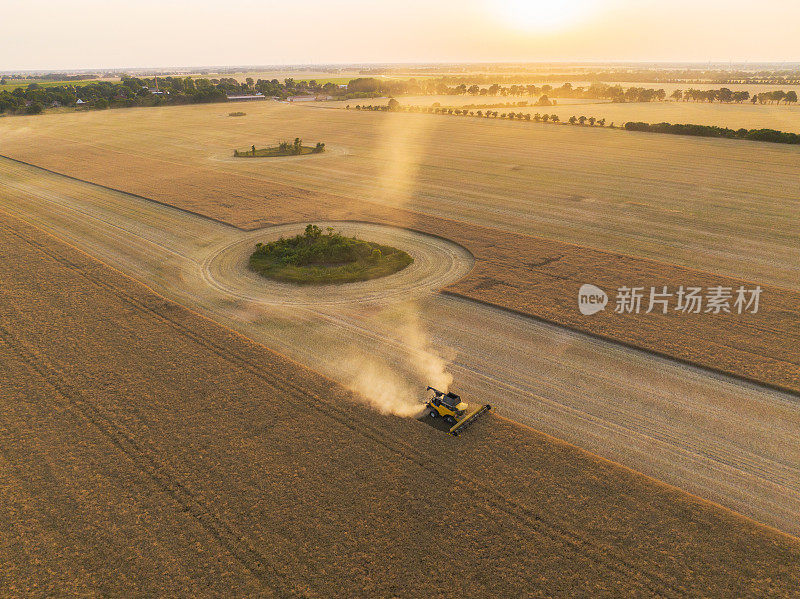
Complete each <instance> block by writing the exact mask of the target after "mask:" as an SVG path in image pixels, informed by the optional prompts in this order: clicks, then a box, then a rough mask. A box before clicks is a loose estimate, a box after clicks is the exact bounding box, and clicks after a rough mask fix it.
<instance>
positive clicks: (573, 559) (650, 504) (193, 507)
mask: <svg viewBox="0 0 800 599" xmlns="http://www.w3.org/2000/svg"><path fill="white" fill-rule="evenodd" d="M0 276H2V280H3V287H2V289H1V290H0V294H2V299H3V301H2V302H0V323H1V324H0V334H2V343H0V358H1V359H0V378H1V380H2V384H1V385H0V397H2V400H3V401H2V402H0V450H2V451H1V452H0V460H1V461H2V464H3V467H2V468H0V477H2V478H1V480H2V484H0V493H2V498H3V504H4V506H6V508H5V509H4V510H2V512H0V525H1V526H0V547H2V552H3V555H4V558H5V559H4V567H3V569H2V570H1V571H0V584H2V586H3V588H5V589H10V590H11V593H12V594H104V595H132V594H138V595H148V594H161V595H163V594H171V595H177V594H180V595H193V596H218V595H220V594H228V593H231V592H234V593H235V594H237V595H259V596H288V595H294V594H299V595H305V596H318V597H327V596H331V595H349V596H352V595H364V594H368V595H370V596H376V597H383V596H387V597H388V596H397V595H407V596H443V595H445V594H446V595H462V596H463V595H469V596H475V597H479V596H487V597H497V596H509V595H513V596H520V595H528V596H546V595H552V594H561V595H591V596H613V597H616V596H621V595H625V596H666V597H673V596H685V595H714V596H736V597H763V596H769V595H774V596H787V597H788V596H792V595H793V594H795V595H796V590H797V589H796V584H795V581H796V579H797V577H798V575H800V571H799V570H798V564H800V543H798V541H797V540H796V539H792V538H789V537H786V536H783V535H781V534H778V533H775V532H773V531H770V530H768V529H766V528H764V527H761V526H759V525H756V524H754V523H752V522H751V521H748V520H745V519H742V518H740V517H738V516H735V515H733V514H731V513H730V512H727V511H725V510H722V509H720V508H717V507H714V506H712V505H710V504H706V503H703V502H701V501H698V500H695V499H692V498H691V497H689V496H687V495H685V494H683V493H681V492H678V491H675V490H673V489H670V488H667V487H665V486H663V485H661V484H659V483H656V482H654V481H652V480H650V479H647V478H645V477H642V476H640V475H637V474H634V473H632V472H630V471H628V470H626V469H623V468H620V467H618V466H616V465H613V464H610V463H608V462H604V461H601V460H598V459H596V458H595V457H593V456H591V455H589V454H586V453H584V452H582V451H580V450H577V449H576V448H574V447H572V446H569V445H566V444H564V443H561V442H557V441H553V440H552V439H550V438H547V437H545V436H542V435H540V434H537V433H535V432H533V431H530V430H529V429H525V428H521V427H519V426H516V425H513V424H511V423H509V422H507V421H505V420H503V419H501V418H497V417H490V420H487V421H485V422H484V423H483V424H478V425H476V428H475V429H474V430H475V431H476V433H479V434H475V435H468V436H465V437H463V439H460V440H459V442H458V443H457V444H454V443H453V442H452V439H451V438H450V437H448V436H446V435H431V434H430V430H429V429H428V428H427V427H425V426H424V425H422V424H420V423H418V422H417V421H415V420H413V419H401V418H395V417H384V416H380V415H377V414H376V413H375V412H374V411H372V410H369V409H367V408H365V407H361V406H360V405H359V404H357V403H353V402H352V401H350V396H349V394H348V393H347V392H346V391H344V390H343V389H342V388H340V387H338V386H336V385H333V384H331V382H330V381H329V380H327V379H325V378H323V377H321V376H319V375H317V374H315V373H313V372H311V371H308V370H305V369H303V368H302V367H299V366H298V365H296V364H295V363H292V362H290V361H288V360H286V359H284V358H282V357H281V356H279V355H277V354H274V353H272V352H270V351H268V350H265V349H264V348H263V347H261V346H258V345H256V344H254V343H251V342H249V341H247V340H246V339H244V338H242V337H240V336H238V335H236V334H233V333H231V332H230V331H228V330H226V329H223V328H220V327H219V326H217V325H215V324H213V323H211V322H210V321H207V320H205V319H203V318H201V317H199V316H197V315H196V314H194V313H192V312H189V311H187V310H185V309H183V308H181V307H179V306H177V305H175V304H173V303H170V302H168V301H165V300H164V299H163V298H161V297H159V296H157V295H155V294H153V293H152V292H150V291H149V290H148V289H146V288H145V287H143V286H141V285H138V284H136V283H134V282H133V281H131V280H130V279H126V278H124V277H122V276H121V275H120V274H119V273H117V272H115V271H113V270H111V269H109V268H107V267H105V266H103V265H102V264H100V263H98V262H96V261H94V260H93V259H91V258H89V257H87V256H86V255H85V254H83V253H81V252H78V251H76V250H75V249H74V248H71V247H69V246H67V245H64V244H62V243H60V242H58V241H56V240H55V239H54V238H52V237H50V236H48V235H45V234H43V233H42V232H41V231H39V230H36V229H33V228H31V227H29V226H27V225H24V224H22V223H20V222H19V221H17V220H15V219H13V218H11V217H8V216H6V215H4V216H3V220H2V224H0ZM45 315H46V318H43V316H45ZM100 356H102V359H99V357H100ZM451 460H454V461H455V462H456V463H457V464H458V468H457V471H456V472H452V473H451V472H448V468H447V466H446V464H448V463H449V462H450V461H451ZM376 463H378V464H380V467H379V468H376V467H375V464H376ZM454 498H457V503H458V509H459V514H460V516H459V519H458V521H457V522H456V521H448V522H446V523H444V524H443V523H441V521H440V520H439V518H437V517H436V515H435V514H432V512H431V509H430V506H431V505H436V504H437V503H440V504H442V505H452V504H453V501H454ZM489 539H491V542H489ZM454 555H457V556H459V562H460V572H459V576H456V577H452V578H451V579H449V582H448V588H447V591H445V592H442V590H441V589H442V587H441V576H440V573H439V571H438V569H437V567H436V564H437V563H439V561H440V560H442V559H444V560H450V559H451V558H452V556H454Z"/></svg>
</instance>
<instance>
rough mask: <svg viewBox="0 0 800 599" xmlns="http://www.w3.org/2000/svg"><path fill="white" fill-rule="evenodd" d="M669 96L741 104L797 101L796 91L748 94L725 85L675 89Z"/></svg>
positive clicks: (677, 99)
mask: <svg viewBox="0 0 800 599" xmlns="http://www.w3.org/2000/svg"><path fill="white" fill-rule="evenodd" d="M670 98H671V99H672V100H676V101H681V100H682V101H684V102H689V101H692V102H723V103H726V104H729V103H731V102H734V103H736V104H741V103H742V102H747V101H750V102H751V103H753V104H780V103H781V102H783V103H784V104H794V103H796V102H797V92H796V91H794V90H789V91H788V92H785V91H783V90H780V89H778V90H774V91H771V92H763V93H759V94H753V95H752V96H751V95H750V92H748V91H732V90H730V89H728V88H727V87H721V88H720V89H693V88H689V89H687V90H680V89H676V90H675V91H673V92H672V94H670Z"/></svg>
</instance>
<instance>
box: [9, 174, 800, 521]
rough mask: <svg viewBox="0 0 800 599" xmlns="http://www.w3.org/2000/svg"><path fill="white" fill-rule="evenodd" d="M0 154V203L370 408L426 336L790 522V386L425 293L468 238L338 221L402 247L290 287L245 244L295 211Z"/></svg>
mask: <svg viewBox="0 0 800 599" xmlns="http://www.w3.org/2000/svg"><path fill="white" fill-rule="evenodd" d="M3 166H4V168H3V169H2V174H3V181H4V185H3V188H2V192H0V210H2V211H5V212H10V213H13V214H16V215H19V216H20V217H22V218H24V219H26V220H28V221H30V222H32V223H36V224H37V225H39V226H41V227H44V228H46V229H47V230H49V231H53V232H54V233H56V234H57V235H58V236H59V237H61V238H63V239H66V240H67V241H69V242H70V243H72V244H74V245H77V246H78V247H82V248H85V249H86V250H87V251H90V252H91V253H92V254H94V255H96V256H99V257H101V258H102V259H103V260H105V261H107V262H108V263H110V264H112V265H114V266H116V267H117V268H120V269H122V270H123V271H124V272H127V273H130V274H131V275H133V276H135V277H136V278H137V279H139V280H140V281H143V282H145V283H146V284H147V285H149V286H150V287H152V288H153V289H155V290H157V291H158V292H159V293H162V294H164V295H165V296H167V297H169V298H170V299H174V300H176V301H178V302H180V303H182V304H184V305H186V306H189V307H190V308H192V309H195V310H198V311H200V312H201V313H203V314H206V315H208V316H210V317H211V318H213V319H214V320H215V321H217V322H222V323H225V324H227V325H229V326H231V327H232V328H235V329H237V330H239V331H240V332H242V333H244V334H245V335H246V336H247V337H249V338H250V339H254V340H256V341H259V342H261V343H263V344H264V345H266V346H267V347H271V348H275V349H278V350H279V351H281V353H284V354H285V355H288V356H290V357H292V358H294V359H296V360H297V361H299V362H301V363H303V364H307V365H310V366H312V367H313V368H314V370H316V371H318V372H322V373H323V374H327V375H328V376H330V377H331V378H333V379H335V380H337V381H339V382H341V383H342V384H343V385H346V386H348V387H349V388H351V389H355V390H356V391H358V392H360V393H361V394H362V397H364V398H365V399H367V400H369V401H370V403H372V404H373V405H374V406H375V407H376V408H378V409H379V410H383V411H386V410H389V411H391V410H394V409H395V408H397V409H398V410H399V411H403V413H405V411H406V410H407V408H408V407H409V406H414V407H415V409H418V406H419V404H418V403H416V402H417V401H418V399H419V397H420V394H421V393H422V390H423V389H424V387H425V386H426V385H428V384H431V382H432V381H431V378H430V377H432V376H435V375H436V372H433V371H432V370H431V367H432V366H434V365H435V363H436V361H435V360H433V361H431V360H430V358H431V356H430V355H429V354H428V352H427V348H428V347H433V348H436V350H437V351H439V352H441V354H442V355H444V356H445V357H446V358H447V360H448V361H449V364H447V365H446V370H447V371H448V372H450V373H451V374H452V375H453V377H454V388H455V389H456V390H457V391H458V392H460V393H461V394H462V396H463V397H464V398H465V399H467V400H468V401H470V402H475V403H479V402H489V403H491V404H492V405H494V406H495V408H496V410H497V413H498V414H502V415H505V416H508V417H511V418H513V419H514V420H516V421H517V422H521V423H524V424H527V425H530V426H532V427H534V428H536V429H538V430H542V431H545V432H547V433H550V434H552V435H555V436H557V437H559V438H563V439H566V440H568V441H570V442H572V443H575V444H577V445H579V446H581V447H584V448H586V449H589V450H591V451H592V452H594V453H596V454H599V455H601V456H604V457H607V458H610V459H612V460H614V461H616V462H619V463H622V464H625V465H627V466H629V467H632V468H634V469H635V470H638V471H641V472H644V473H646V474H649V475H651V476H654V477H656V478H659V479H661V480H664V481H667V482H669V483H671V484H673V485H676V486H678V487H681V488H683V489H685V490H688V491H690V492H692V493H695V494H697V495H700V496H703V497H705V498H708V499H712V500H714V501H716V502H719V503H721V504H723V505H725V506H727V507H730V508H732V509H734V510H736V511H738V512H740V513H743V514H746V515H748V516H751V517H753V518H756V519H757V520H759V521H761V522H765V523H769V524H771V525H773V526H776V527H778V528H780V529H781V530H784V531H787V532H791V533H793V534H800V528H799V527H798V521H797V517H796V515H797V513H798V512H800V445H798V444H797V443H795V441H796V439H797V438H800V403H798V401H797V397H796V396H791V395H787V394H783V393H779V392H775V391H770V390H768V389H764V388H763V387H758V386H754V385H748V384H744V383H742V382H740V381H737V380H733V379H729V378H727V377H722V376H714V375H710V374H709V373H708V372H704V371H701V370H697V369H693V368H689V367H686V366H682V365H680V364H676V363H675V362H673V361H667V360H663V359H659V358H656V357H654V356H652V355H651V354H648V353H645V352H639V351H635V350H631V349H628V348H625V347H620V346H619V345H615V344H612V343H607V342H603V341H600V340H596V339H592V338H589V337H587V336H585V335H581V334H578V333H571V332H569V331H565V330H564V329H562V328H559V327H555V326H551V325H546V324H543V323H539V322H536V321H535V320H533V319H530V318H524V317H520V316H516V315H513V314H510V313H508V312H506V311H502V310H498V309H496V308H493V307H490V306H485V305H483V304H480V303H476V302H474V301H467V300H463V299H460V298H456V297H453V296H452V295H443V294H439V293H436V291H437V290H438V289H441V288H442V287H445V286H447V285H448V284H451V283H452V282H454V281H457V280H459V279H461V278H462V277H463V276H464V275H465V274H466V273H467V272H469V270H470V268H472V266H473V258H472V257H471V256H470V254H469V253H468V252H466V251H465V250H464V249H463V248H461V247H460V246H457V245H455V244H453V243H450V242H447V241H445V240H443V239H441V238H437V237H432V236H429V235H423V234H420V233H414V232H411V231H408V230H406V229H397V228H393V227H386V226H378V225H366V224H363V223H336V226H337V228H338V229H340V230H342V231H343V233H345V234H347V235H359V236H360V237H362V238H370V239H374V240H377V241H380V242H381V243H385V244H389V245H392V246H394V247H399V248H403V249H405V250H406V251H408V252H409V254H411V255H412V256H413V257H414V259H415V261H414V263H413V264H412V265H410V266H409V267H408V268H406V269H404V270H403V271H401V272H399V273H397V274H395V275H392V276H391V277H386V278H384V279H381V280H378V281H372V282H363V283H355V284H352V285H348V286H346V287H341V288H338V287H337V288H336V289H333V290H332V289H324V290H319V289H302V290H298V288H297V287H295V286H287V285H284V284H280V283H276V282H270V281H267V280H265V279H263V278H261V277H258V276H257V275H255V274H254V273H251V272H249V271H248V269H247V259H248V256H249V255H250V252H251V251H252V248H253V245H254V244H255V242H256V241H264V240H267V239H277V238H278V237H279V236H281V235H284V236H290V235H292V234H295V233H298V232H300V231H302V229H303V228H304V224H297V225H283V226H275V227H271V228H269V229H265V230H259V231H249V232H247V231H240V230H236V229H233V228H231V227H229V226H226V225H223V224H221V223H218V222H214V221H210V220H208V219H205V218H201V217H198V216H195V215H191V214H187V213H185V212H182V211H179V210H176V209H174V208H171V207H168V206H162V205H158V204H155V203H153V202H149V201H146V200H142V199H139V198H136V197H132V196H130V195H127V194H123V193H119V192H112V191H109V190H105V189H102V188H98V187H96V186H93V185H90V184H86V183H81V182H76V181H71V180H68V179H65V178H64V177H61V176H57V175H53V174H49V173H45V172H42V171H41V170H39V169H36V168H33V167H24V166H21V165H15V164H14V163H10V162H7V161H6V162H4V163H3ZM23 182H24V183H23ZM320 224H321V225H322V226H325V224H326V223H320ZM345 340H346V341H345ZM420 357H424V358H425V364H424V367H422V368H421V366H422V365H421V364H420ZM364 373H367V376H365V375H364ZM398 400H399V401H398ZM478 434H480V433H478Z"/></svg>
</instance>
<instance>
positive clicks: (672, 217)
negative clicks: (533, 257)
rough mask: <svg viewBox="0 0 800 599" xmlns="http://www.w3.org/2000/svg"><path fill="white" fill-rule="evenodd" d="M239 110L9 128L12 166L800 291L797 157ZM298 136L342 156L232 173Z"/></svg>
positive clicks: (74, 118)
mask: <svg viewBox="0 0 800 599" xmlns="http://www.w3.org/2000/svg"><path fill="white" fill-rule="evenodd" d="M231 106H232V105H231ZM240 108H241V109H242V110H244V111H246V112H247V116H246V117H240V118H235V119H234V118H230V117H228V116H227V113H228V112H229V111H230V106H228V105H225V106H220V105H210V106H185V107H165V108H153V109H150V108H143V109H130V110H112V111H106V112H102V113H97V112H92V113H76V114H69V115H52V116H50V115H45V116H40V117H35V118H29V117H20V118H13V119H12V118H9V119H5V120H4V121H3V122H2V123H0V154H3V155H6V156H10V157H12V158H17V159H20V160H24V161H27V162H30V163H33V164H36V165H40V166H43V167H46V168H50V169H53V170H56V171H59V172H64V173H66V174H72V175H74V176H77V177H81V178H84V179H88V180H90V181H96V182H100V183H105V184H108V185H110V186H113V187H118V188H122V189H124V190H126V191H132V192H134V193H141V194H142V195H146V196H148V197H154V199H159V200H164V199H167V200H168V201H170V202H174V203H176V204H179V205H181V206H183V207H192V206H194V207H196V208H201V207H202V208H204V210H206V211H208V212H209V213H212V214H211V215H212V216H217V217H224V218H226V219H228V220H229V222H232V223H233V224H236V225H238V226H245V227H252V226H258V225H259V224H269V223H271V222H275V221H276V216H277V217H278V218H283V216H282V215H278V214H277V213H278V208H279V207H281V206H282V202H281V201H280V198H289V199H291V198H295V199H294V200H293V201H294V202H297V201H298V198H301V197H304V196H307V195H308V192H309V191H313V192H318V193H320V192H321V193H325V194H331V195H336V196H341V197H344V198H348V199H349V200H351V201H355V202H356V203H357V204H363V205H365V206H373V205H380V206H389V207H398V208H404V209H407V210H410V211H414V212H418V213H420V214H428V215H435V216H440V217H443V218H447V219H451V220H456V221H460V222H467V223H471V224H475V225H481V226H488V227H491V228H496V229H500V230H504V231H508V232H514V233H523V234H527V235H536V236H541V237H545V238H549V239H553V240H558V241H563V242H568V243H574V244H578V245H581V246H588V247H593V248H596V249H601V250H604V251H610V252H617V253H622V254H628V255H632V256H637V257H642V258H651V259H654V260H657V261H662V262H664V261H666V262H670V263H672V264H677V265H681V266H686V267H689V268H694V269H698V270H704V271H709V272H714V273H719V274H724V275H729V276H734V277H741V278H744V279H747V280H753V281H758V282H759V283H763V284H772V285H778V286H782V287H787V288H794V289H800V266H798V264H800V235H798V233H797V231H796V227H795V226H794V224H795V223H796V222H797V221H798V218H799V217H800V205H799V204H798V202H797V201H796V200H797V197H798V193H800V183H798V178H797V175H798V167H797V163H798V158H800V148H797V147H791V146H783V145H778V144H765V143H756V142H742V141H737V140H714V139H693V138H686V137H677V136H671V135H655V134H637V133H630V132H624V131H609V130H588V128H585V129H582V130H576V129H575V128H572V127H557V126H551V125H537V124H534V123H516V122H515V123H511V122H494V121H483V120H480V119H460V118H456V117H437V116H435V115H412V114H399V115H386V114H372V113H367V114H363V113H354V112H349V111H344V110H342V111H339V110H325V109H322V108H319V107H311V106H289V105H284V104H275V103H271V102H259V103H252V104H246V105H240ZM798 113H800V111H798ZM296 136H300V137H302V138H303V139H304V140H305V141H306V142H309V143H312V142H316V141H323V142H325V143H326V144H327V148H328V151H327V152H326V153H325V154H323V155H322V156H312V157H307V158H302V159H299V160H298V159H293V158H289V159H281V160H265V161H250V160H241V159H240V160H235V159H233V158H232V153H233V149H234V148H238V147H245V146H249V145H251V144H257V145H258V144H260V143H272V142H274V141H275V140H277V139H282V138H292V139H293V138H294V137H296ZM212 184H213V187H210V185H212ZM259 186H260V187H259ZM281 186H284V187H281ZM226 190H227V191H226ZM268 192H269V193H268ZM273 197H274V198H277V201H272V200H271V198H273ZM245 202H248V204H247V206H243V204H244V203H245ZM456 241H457V240H456Z"/></svg>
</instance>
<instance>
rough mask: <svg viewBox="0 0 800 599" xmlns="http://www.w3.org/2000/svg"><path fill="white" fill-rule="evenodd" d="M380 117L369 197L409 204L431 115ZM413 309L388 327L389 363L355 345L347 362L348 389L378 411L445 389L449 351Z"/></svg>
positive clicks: (406, 407)
mask: <svg viewBox="0 0 800 599" xmlns="http://www.w3.org/2000/svg"><path fill="white" fill-rule="evenodd" d="M385 116H386V118H385V119H384V121H383V127H382V130H381V135H380V137H379V139H380V140H382V142H381V143H380V144H379V147H376V148H375V153H376V155H377V156H378V157H379V158H382V159H383V160H382V162H383V164H385V168H384V169H383V171H382V172H381V173H379V177H378V181H377V185H376V186H375V194H376V196H375V197H374V198H372V199H373V200H375V201H378V202H380V203H383V204H386V205H390V206H394V207H397V208H411V206H409V205H408V204H409V200H410V198H411V196H412V195H413V193H414V190H415V186H416V181H417V176H418V171H419V154H420V152H424V151H425V149H426V146H427V144H428V143H429V139H430V135H429V134H430V127H431V126H432V123H433V122H434V121H435V119H426V118H416V117H415V116H413V115H408V114H391V113H390V114H386V115H385ZM408 224H411V223H408ZM401 249H402V248H401ZM419 310H420V307H419V304H418V303H417V302H412V303H409V304H407V305H405V306H403V308H402V309H400V311H399V312H398V315H397V316H398V318H397V322H396V326H395V328H394V330H393V331H392V336H393V337H394V338H395V340H396V345H397V348H398V349H397V358H396V361H395V362H394V363H392V364H390V363H387V362H385V361H378V360H377V359H376V358H375V357H372V356H364V355H363V354H359V352H358V351H357V350H356V349H355V348H354V351H353V353H352V355H351V356H350V358H349V360H348V361H347V365H346V368H347V369H348V370H349V371H350V374H351V377H350V388H351V389H352V390H353V391H356V392H357V393H358V394H359V395H361V396H363V397H364V398H365V400H366V402H367V403H368V404H369V405H371V406H373V407H374V408H375V409H377V410H379V411H380V412H382V413H385V414H395V415H397V416H417V415H419V414H420V413H421V412H422V410H423V409H424V406H423V404H422V403H421V402H422V401H423V400H424V399H425V398H426V397H427V395H428V394H427V393H426V391H425V389H426V387H427V386H428V385H430V386H431V387H435V388H436V389H439V390H441V391H447V390H448V389H449V387H450V385H451V384H452V382H453V376H452V374H450V373H449V372H448V369H447V366H448V363H449V361H451V360H452V358H453V355H452V354H453V351H452V350H451V349H449V348H446V347H440V346H436V347H434V346H433V344H432V343H431V340H430V336H429V335H428V333H427V331H425V329H424V325H423V323H422V322H421V319H420V317H419Z"/></svg>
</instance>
